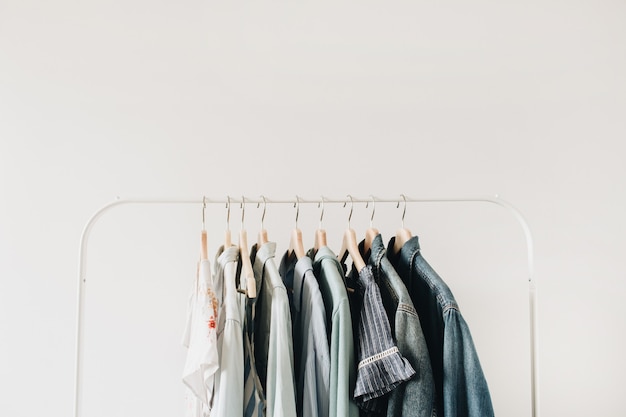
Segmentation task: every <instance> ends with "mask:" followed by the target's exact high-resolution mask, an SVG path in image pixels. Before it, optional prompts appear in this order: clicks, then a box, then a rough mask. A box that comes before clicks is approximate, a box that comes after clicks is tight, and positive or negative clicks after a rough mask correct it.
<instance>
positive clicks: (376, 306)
mask: <svg viewBox="0 0 626 417" xmlns="http://www.w3.org/2000/svg"><path fill="white" fill-rule="evenodd" d="M352 282H354V283H355V284H356V287H357V288H358V294H357V293H356V292H355V293H354V294H353V296H352V299H353V300H354V302H355V303H354V304H355V306H358V307H359V308H358V309H357V311H358V314H359V317H358V327H357V329H356V337H355V338H356V339H357V340H358V343H357V360H358V366H357V376H356V387H355V389H354V400H355V401H356V403H357V404H358V405H359V407H360V408H361V409H363V410H365V411H369V412H371V414H373V415H376V414H386V411H387V399H386V398H385V397H384V395H385V394H387V393H388V392H390V391H392V390H393V389H394V388H396V387H397V386H399V385H400V384H402V383H403V382H405V381H408V380H409V379H411V377H412V376H413V375H414V374H415V370H414V369H413V367H412V366H411V364H410V363H409V361H408V360H407V359H406V358H404V357H403V356H402V355H401V354H400V352H399V351H398V347H397V346H396V343H395V341H394V340H393V337H392V333H391V326H390V325H389V319H388V318H387V313H386V312H385V309H384V307H383V303H382V299H381V295H380V289H379V288H378V285H377V284H376V281H375V280H374V275H373V274H372V267H371V266H370V265H367V266H366V267H365V268H363V269H362V270H361V271H360V272H359V274H358V277H356V279H354V277H352Z"/></svg>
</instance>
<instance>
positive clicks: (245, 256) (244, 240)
mask: <svg viewBox="0 0 626 417" xmlns="http://www.w3.org/2000/svg"><path fill="white" fill-rule="evenodd" d="M245 204H246V200H245V197H243V196H242V197H241V230H240V231H239V254H240V257H241V276H242V278H243V279H244V280H245V281H244V282H245V283H246V289H245V291H244V290H239V289H238V291H240V292H245V294H246V295H247V296H248V298H256V280H255V279H254V270H253V269H252V262H251V261H250V251H249V249H248V233H247V232H246V229H244V226H243V219H244V215H245ZM240 279H241V278H240Z"/></svg>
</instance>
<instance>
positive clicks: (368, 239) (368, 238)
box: [363, 195, 380, 255]
mask: <svg viewBox="0 0 626 417" xmlns="http://www.w3.org/2000/svg"><path fill="white" fill-rule="evenodd" d="M370 197H372V217H370V227H369V229H367V230H366V231H365V242H363V254H364V255H365V254H367V253H368V252H369V251H370V250H371V249H372V242H373V241H374V239H375V238H376V236H378V235H379V234H380V232H379V231H378V229H376V228H374V227H372V224H373V223H374V213H376V200H375V199H374V196H373V195H372V196H370ZM368 205H369V202H368V203H367V205H366V206H365V208H367V206H368Z"/></svg>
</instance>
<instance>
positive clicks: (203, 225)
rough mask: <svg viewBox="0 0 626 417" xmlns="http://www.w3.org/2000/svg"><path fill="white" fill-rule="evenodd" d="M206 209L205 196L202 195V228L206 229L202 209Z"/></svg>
mask: <svg viewBox="0 0 626 417" xmlns="http://www.w3.org/2000/svg"><path fill="white" fill-rule="evenodd" d="M205 210H206V196H204V195H203V196H202V230H206V227H205V224H204V211H205Z"/></svg>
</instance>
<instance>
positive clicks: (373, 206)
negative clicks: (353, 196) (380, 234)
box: [365, 194, 376, 227]
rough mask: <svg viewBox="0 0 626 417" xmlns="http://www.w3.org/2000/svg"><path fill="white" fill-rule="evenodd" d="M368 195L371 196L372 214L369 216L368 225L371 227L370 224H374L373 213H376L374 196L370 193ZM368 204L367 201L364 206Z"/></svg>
mask: <svg viewBox="0 0 626 417" xmlns="http://www.w3.org/2000/svg"><path fill="white" fill-rule="evenodd" d="M370 197H372V216H371V217H370V227H372V224H374V213H376V198H374V196H373V195H372V194H370ZM369 204H370V202H369V201H368V202H367V203H365V208H367V207H368V206H369Z"/></svg>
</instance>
